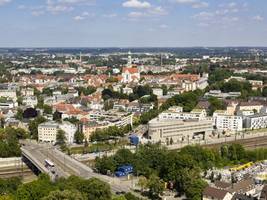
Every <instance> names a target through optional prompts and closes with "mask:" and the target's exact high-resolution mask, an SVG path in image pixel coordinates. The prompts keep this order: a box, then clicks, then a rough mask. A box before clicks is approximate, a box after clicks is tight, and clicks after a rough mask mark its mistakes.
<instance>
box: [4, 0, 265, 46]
mask: <svg viewBox="0 0 267 200" xmlns="http://www.w3.org/2000/svg"><path fill="white" fill-rule="evenodd" d="M266 10H267V0H0V26H1V28H0V47H193V46H213V47H215V46H267V12H266Z"/></svg>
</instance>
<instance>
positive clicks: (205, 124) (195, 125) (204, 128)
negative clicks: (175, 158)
mask: <svg viewBox="0 0 267 200" xmlns="http://www.w3.org/2000/svg"><path fill="white" fill-rule="evenodd" d="M212 130H213V126H212V121H207V120H202V121H200V120H188V121H182V120H177V119H172V120H170V119H160V118H154V119H152V120H151V121H150V122H149V123H148V135H149V139H151V141H152V142H162V143H166V142H167V141H168V140H169V141H170V140H171V139H172V140H173V142H174V143H179V142H181V141H187V140H191V139H193V138H194V136H197V135H199V134H202V135H203V136H205V135H209V134H211V133H212Z"/></svg>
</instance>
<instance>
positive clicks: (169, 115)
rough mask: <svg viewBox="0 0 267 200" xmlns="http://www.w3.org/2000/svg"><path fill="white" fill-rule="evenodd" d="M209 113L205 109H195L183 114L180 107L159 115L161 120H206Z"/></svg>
mask: <svg viewBox="0 0 267 200" xmlns="http://www.w3.org/2000/svg"><path fill="white" fill-rule="evenodd" d="M206 117H207V112H206V110H205V109H194V110H192V111H191V112H182V110H181V109H180V108H179V107H178V108H177V107H175V108H170V109H169V110H167V111H165V112H162V113H161V114H159V119H177V120H188V119H195V120H205V119H206Z"/></svg>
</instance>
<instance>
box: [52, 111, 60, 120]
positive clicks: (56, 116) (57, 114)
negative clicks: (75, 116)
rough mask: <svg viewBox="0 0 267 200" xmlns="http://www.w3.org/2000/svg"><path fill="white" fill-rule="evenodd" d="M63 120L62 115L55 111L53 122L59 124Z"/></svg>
mask: <svg viewBox="0 0 267 200" xmlns="http://www.w3.org/2000/svg"><path fill="white" fill-rule="evenodd" d="M61 118H62V113H61V112H58V111H55V112H54V114H53V120H54V121H57V122H59V121H61Z"/></svg>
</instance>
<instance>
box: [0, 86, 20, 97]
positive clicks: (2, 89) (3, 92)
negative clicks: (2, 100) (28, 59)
mask: <svg viewBox="0 0 267 200" xmlns="http://www.w3.org/2000/svg"><path fill="white" fill-rule="evenodd" d="M0 97H6V98H10V99H12V100H14V101H16V100H17V91H16V89H15V88H11V87H9V86H6V85H0Z"/></svg>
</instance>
